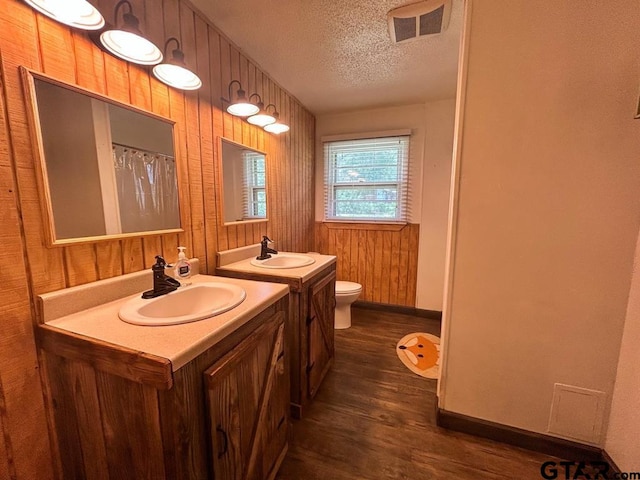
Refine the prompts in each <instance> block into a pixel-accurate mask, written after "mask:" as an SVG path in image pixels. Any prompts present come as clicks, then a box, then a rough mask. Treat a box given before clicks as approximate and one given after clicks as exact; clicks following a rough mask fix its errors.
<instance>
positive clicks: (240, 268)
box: [216, 245, 336, 418]
mask: <svg viewBox="0 0 640 480" xmlns="http://www.w3.org/2000/svg"><path fill="white" fill-rule="evenodd" d="M259 253H260V245H251V246H249V247H242V248H238V249H234V250H228V251H226V252H220V253H219V254H218V268H217V269H216V274H217V275H219V276H225V277H233V278H242V279H249V280H259V281H265V282H275V283H280V284H286V285H288V286H289V288H290V289H291V293H290V304H289V312H290V313H289V319H288V323H287V326H286V348H285V350H286V352H287V355H288V357H289V359H290V366H291V380H290V382H291V414H292V416H293V417H295V418H301V417H302V413H303V409H304V406H305V405H307V404H308V403H309V402H310V401H311V400H312V399H313V397H314V396H315V394H316V392H317V391H318V388H319V387H320V384H321V383H322V381H323V379H324V377H325V375H326V374H327V372H328V371H329V369H330V368H331V366H332V365H333V358H334V318H335V282H336V257H335V256H333V255H320V254H317V253H307V254H304V255H302V254H292V253H287V252H280V253H279V254H277V255H273V260H274V264H275V265H276V267H269V266H266V267H265V266H262V265H261V262H259V261H255V259H256V256H257V255H259ZM296 257H298V258H301V259H302V260H303V261H302V262H301V263H308V262H305V261H304V257H307V258H311V259H313V263H311V264H306V265H304V266H300V267H291V266H290V265H295V263H293V262H290V260H295V258H296ZM278 265H280V267H278ZM282 265H284V267H282Z"/></svg>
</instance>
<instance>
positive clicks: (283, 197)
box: [270, 82, 289, 250]
mask: <svg viewBox="0 0 640 480" xmlns="http://www.w3.org/2000/svg"><path fill="white" fill-rule="evenodd" d="M270 83H271V88H272V90H273V95H274V98H275V100H276V102H277V105H279V108H280V110H282V112H283V113H282V114H283V115H286V111H285V110H284V105H283V104H282V99H281V98H280V91H279V89H278V86H277V85H275V84H274V83H273V82H270ZM271 140H272V146H273V148H275V150H276V152H277V153H276V159H277V164H276V165H277V166H276V170H275V176H276V179H277V194H278V203H277V204H276V206H277V210H276V212H277V213H276V221H277V223H276V225H275V227H276V229H277V230H276V235H277V238H278V242H279V245H280V249H281V250H286V249H287V248H288V243H287V225H288V223H289V222H288V220H289V218H288V213H289V212H288V205H289V198H288V196H287V183H286V180H287V179H286V176H285V175H282V171H283V170H284V168H285V161H286V159H285V155H286V154H285V151H284V147H285V146H286V145H285V144H284V141H283V137H282V136H281V135H273V136H272V138H271Z"/></svg>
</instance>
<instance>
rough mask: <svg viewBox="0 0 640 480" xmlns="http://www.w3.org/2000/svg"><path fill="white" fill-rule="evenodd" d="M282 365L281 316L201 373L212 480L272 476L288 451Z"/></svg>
mask: <svg viewBox="0 0 640 480" xmlns="http://www.w3.org/2000/svg"><path fill="white" fill-rule="evenodd" d="M286 361H287V359H286V358H285V356H284V313H283V312H279V313H278V314H276V315H274V316H273V317H272V318H271V319H270V320H269V321H268V322H266V323H265V324H263V325H262V326H260V327H259V328H258V329H256V330H255V331H254V332H253V333H252V334H251V335H249V336H248V337H247V338H246V339H245V340H243V341H242V342H241V343H240V344H239V345H238V346H237V347H236V348H234V349H233V350H231V351H230V352H229V353H228V354H226V355H225V356H224V357H222V358H221V359H220V360H219V361H218V362H216V363H215V364H214V365H213V366H211V367H210V368H209V369H208V370H207V371H206V372H205V382H206V384H207V404H208V409H209V422H210V423H209V431H210V435H211V449H212V451H211V459H212V461H213V472H214V475H215V478H216V480H231V479H233V480H264V479H267V478H272V477H273V476H275V473H276V471H277V468H278V467H279V465H280V463H281V461H282V458H283V457H284V453H285V451H286V446H287V443H286V442H287V425H288V411H289V373H288V369H287V363H286Z"/></svg>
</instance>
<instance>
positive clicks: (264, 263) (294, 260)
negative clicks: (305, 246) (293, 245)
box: [251, 253, 315, 268]
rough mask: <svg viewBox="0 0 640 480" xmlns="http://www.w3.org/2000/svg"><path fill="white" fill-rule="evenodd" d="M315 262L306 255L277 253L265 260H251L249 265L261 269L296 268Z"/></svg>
mask: <svg viewBox="0 0 640 480" xmlns="http://www.w3.org/2000/svg"><path fill="white" fill-rule="evenodd" d="M314 262H315V259H314V258H312V257H310V256H308V255H300V254H297V253H279V254H277V255H273V256H272V257H271V258H267V259H266V260H258V259H256V258H254V259H253V260H251V265H254V266H256V267H262V268H298V267H306V266H307V265H311V264H313V263H314Z"/></svg>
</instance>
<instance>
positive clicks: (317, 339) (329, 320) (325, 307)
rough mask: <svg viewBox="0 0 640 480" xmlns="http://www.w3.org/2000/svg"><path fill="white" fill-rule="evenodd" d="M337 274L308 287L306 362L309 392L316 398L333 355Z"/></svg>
mask: <svg viewBox="0 0 640 480" xmlns="http://www.w3.org/2000/svg"><path fill="white" fill-rule="evenodd" d="M335 286H336V274H335V272H331V273H330V274H329V275H327V276H326V277H324V278H322V279H320V280H318V282H317V283H315V284H314V285H312V286H311V287H310V288H309V303H310V305H309V318H308V319H307V325H308V334H307V338H308V345H309V346H308V351H309V358H308V363H307V381H308V393H309V396H310V397H314V396H315V394H316V392H317V391H318V387H319V386H320V383H321V382H322V379H323V378H324V376H325V375H326V373H327V371H328V369H329V367H330V366H331V361H332V360H333V355H334V341H333V338H334V335H333V328H334V318H335Z"/></svg>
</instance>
